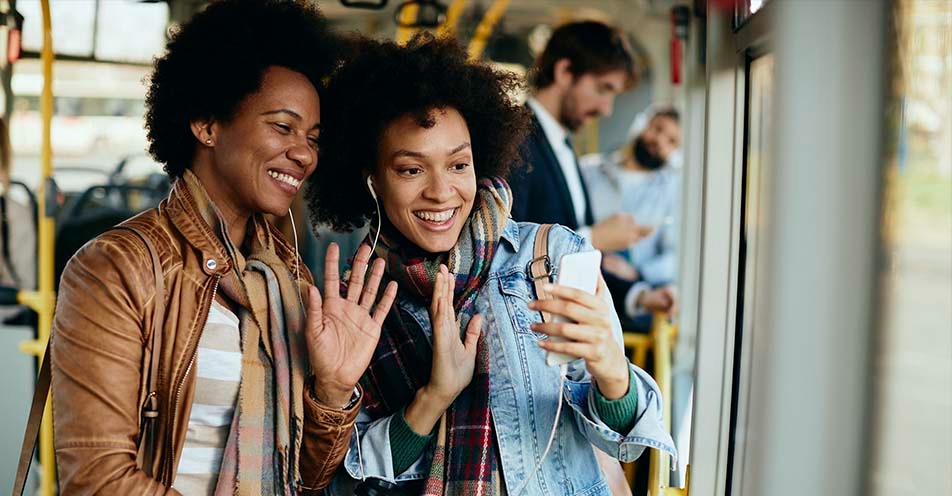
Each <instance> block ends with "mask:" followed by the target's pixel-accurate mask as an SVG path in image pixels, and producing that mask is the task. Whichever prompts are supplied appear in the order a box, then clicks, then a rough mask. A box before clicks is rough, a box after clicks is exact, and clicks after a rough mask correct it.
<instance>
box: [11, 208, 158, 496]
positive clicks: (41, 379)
mask: <svg viewBox="0 0 952 496" xmlns="http://www.w3.org/2000/svg"><path fill="white" fill-rule="evenodd" d="M116 228H117V229H126V230H128V231H132V232H133V233H135V234H136V235H137V236H139V237H140V238H142V241H144V242H145V246H146V249H148V251H149V255H150V256H151V258H152V269H153V272H154V275H155V297H154V300H155V305H156V306H155V310H154V314H153V316H152V331H151V335H150V337H149V339H150V341H151V342H152V354H151V360H150V361H151V365H150V367H149V377H148V380H147V390H148V391H149V392H148V393H147V395H146V399H145V401H144V402H143V403H144V404H143V405H142V416H143V419H142V420H143V426H144V427H145V426H146V424H150V425H149V426H148V427H149V428H148V429H147V430H146V431H144V432H143V433H142V437H143V439H141V440H140V447H139V452H140V458H141V460H140V467H141V468H142V469H143V470H146V471H147V473H149V475H152V474H151V471H152V456H153V455H154V453H155V449H154V448H155V447H154V442H155V433H154V429H155V420H156V418H157V417H158V398H157V397H156V394H155V391H156V381H158V367H159V365H158V362H159V357H160V356H161V353H160V350H161V348H162V326H163V324H164V321H165V276H164V275H163V273H162V263H161V261H160V260H159V255H158V252H157V251H156V250H155V245H153V244H152V241H151V240H150V239H149V237H148V236H145V235H144V234H142V233H141V232H140V231H139V230H138V229H135V228H134V227H131V226H117V227H116ZM51 342H52V339H49V340H47V342H46V352H45V353H44V354H43V362H42V364H41V365H40V374H39V376H38V377H37V379H36V389H34V391H33V402H32V404H31V405H30V416H29V417H28V419H27V423H26V431H25V432H24V433H23V444H22V445H21V446H20V460H19V462H18V464H17V475H16V479H15V481H14V483H13V494H14V496H22V494H23V489H24V487H25V486H26V478H27V474H28V473H29V471H30V465H31V464H32V462H33V451H34V450H35V449H36V443H37V441H38V437H39V433H40V424H41V422H42V420H43V410H44V409H46V400H47V398H48V397H49V392H50V381H51V372H50V344H51ZM149 431H153V432H149ZM143 452H144V456H142V455H141V453H143Z"/></svg>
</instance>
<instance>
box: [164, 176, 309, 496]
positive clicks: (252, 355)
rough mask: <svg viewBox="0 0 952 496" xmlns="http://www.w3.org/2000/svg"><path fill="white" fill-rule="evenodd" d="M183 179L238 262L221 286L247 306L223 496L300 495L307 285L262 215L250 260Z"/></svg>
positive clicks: (242, 312)
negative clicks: (281, 254)
mask: <svg viewBox="0 0 952 496" xmlns="http://www.w3.org/2000/svg"><path fill="white" fill-rule="evenodd" d="M182 179H183V182H184V184H185V192H186V193H187V194H189V195H190V196H191V197H192V199H193V202H194V204H195V205H196V206H197V208H198V211H199V213H201V215H202V218H203V219H204V220H205V222H206V223H207V224H208V225H209V226H210V227H211V228H212V231H213V232H214V233H215V234H216V235H217V236H218V238H219V240H220V241H221V242H222V243H223V244H224V245H225V248H226V250H227V251H228V254H229V255H230V257H231V259H232V262H233V264H232V265H233V268H232V270H231V271H230V272H228V274H226V275H224V276H222V278H221V281H220V282H219V286H218V287H219V290H220V291H222V293H223V294H224V295H225V296H227V297H228V298H229V299H230V300H231V301H233V302H235V303H236V304H238V306H239V307H240V309H239V315H238V316H239V320H240V324H239V328H240V332H241V383H240V386H239V390H238V404H237V406H236V409H235V416H234V417H233V420H232V423H231V431H230V433H229V435H228V441H227V443H226V445H225V449H224V453H223V455H222V464H221V471H220V473H219V476H218V484H217V486H216V488H215V494H216V495H229V496H230V495H261V494H276V495H285V496H290V495H293V494H296V493H297V487H298V485H299V482H300V472H299V466H298V458H299V454H300V451H301V434H302V432H303V428H304V405H303V401H304V396H303V395H304V377H305V370H307V367H308V362H307V347H306V344H305V343H304V323H305V318H304V317H305V315H304V306H303V300H302V299H301V294H300V293H299V285H298V284H296V283H295V277H294V274H292V272H291V268H290V267H289V266H288V263H287V262H286V261H284V260H281V259H279V258H278V256H277V254H276V253H275V251H274V244H273V243H274V240H273V239H272V238H271V231H270V229H269V226H268V224H267V221H265V220H264V218H263V217H262V216H261V215H255V216H254V217H253V218H252V219H251V220H250V221H249V225H248V235H247V236H246V238H245V239H246V241H245V242H246V244H247V245H248V246H249V248H250V253H251V254H250V255H249V257H248V258H247V259H245V257H243V256H242V254H241V252H240V251H239V250H238V249H237V248H236V247H235V246H234V245H233V244H232V242H231V238H230V237H229V236H228V232H227V229H226V226H225V224H224V222H223V221H222V220H221V214H220V213H219V211H218V209H217V208H216V207H215V205H214V203H212V201H211V199H210V198H209V197H208V195H207V193H206V192H205V189H204V188H203V187H202V185H201V183H200V182H199V181H198V178H197V177H195V175H194V174H192V172H191V171H189V170H186V171H185V174H184V175H183V177H182Z"/></svg>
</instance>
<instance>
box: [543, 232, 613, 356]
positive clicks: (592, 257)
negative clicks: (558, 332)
mask: <svg viewBox="0 0 952 496" xmlns="http://www.w3.org/2000/svg"><path fill="white" fill-rule="evenodd" d="M601 264H602V252H600V251H598V250H593V251H587V252H580V253H569V254H568V255H563V256H562V260H560V261H559V276H558V280H557V281H556V282H557V283H558V284H559V285H561V286H567V287H570V288H575V289H578V290H581V291H585V292H586V293H589V294H595V290H596V289H597V288H598V276H599V274H601ZM552 321H553V322H568V319H566V318H565V317H562V316H560V315H553V316H552ZM549 339H550V340H552V341H565V338H562V337H558V336H552V337H550V338H549ZM575 358H576V357H573V356H570V355H566V354H563V353H554V352H547V353H546V355H545V363H546V364H548V365H561V364H563V363H568V362H571V361H572V360H575Z"/></svg>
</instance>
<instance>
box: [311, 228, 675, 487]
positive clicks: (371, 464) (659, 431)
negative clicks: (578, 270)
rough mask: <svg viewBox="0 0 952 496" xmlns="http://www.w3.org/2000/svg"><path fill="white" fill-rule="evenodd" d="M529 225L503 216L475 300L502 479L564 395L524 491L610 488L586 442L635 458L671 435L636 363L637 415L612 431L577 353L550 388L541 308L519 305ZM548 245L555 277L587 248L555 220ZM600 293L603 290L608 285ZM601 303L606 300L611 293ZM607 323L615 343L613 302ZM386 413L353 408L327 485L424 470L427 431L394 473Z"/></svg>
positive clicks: (523, 296) (525, 297)
mask: <svg viewBox="0 0 952 496" xmlns="http://www.w3.org/2000/svg"><path fill="white" fill-rule="evenodd" d="M537 229H538V225H537V224H531V223H516V222H513V221H511V220H510V221H509V223H508V224H507V226H506V228H505V229H504V231H503V234H502V241H501V243H500V246H499V249H498V250H497V252H496V256H495V259H494V260H493V262H492V265H491V267H490V273H489V276H488V278H487V280H486V283H485V284H484V286H483V288H482V290H481V291H480V294H479V296H478V297H477V303H476V305H477V311H478V312H479V313H481V314H482V315H483V318H484V320H483V322H484V323H483V330H484V332H485V333H487V335H486V336H487V338H488V339H487V340H486V342H487V343H489V346H490V347H491V349H490V360H491V362H490V370H491V375H490V406H491V409H492V416H493V420H494V422H495V432H496V440H497V446H498V448H499V456H500V460H501V463H502V474H503V479H504V484H505V489H506V490H507V491H506V492H507V493H508V494H512V491H515V490H516V489H517V488H518V487H519V486H520V485H521V484H522V482H523V480H525V479H526V477H528V476H529V475H530V474H531V473H532V471H533V469H534V468H535V466H536V464H538V463H539V459H540V457H541V456H542V452H543V450H544V449H545V446H546V443H547V441H548V438H549V434H550V431H551V429H552V424H553V422H555V414H556V407H557V406H558V401H565V404H564V405H563V408H562V414H561V418H559V422H558V431H557V433H556V437H555V442H554V443H553V445H552V448H551V449H550V450H549V453H548V455H546V457H545V460H544V462H543V463H542V466H541V468H540V469H539V471H538V472H537V473H536V474H535V476H534V477H533V478H532V480H531V481H530V482H529V484H528V485H527V486H526V488H525V491H524V493H523V494H530V495H565V496H570V495H571V496H580V495H610V494H611V491H610V490H609V487H608V485H607V484H606V482H605V480H604V477H602V474H601V471H600V470H599V469H598V465H597V462H596V461H595V455H594V452H593V451H592V449H593V445H594V446H595V447H597V448H598V449H601V450H602V451H604V452H606V453H608V454H609V455H611V456H612V457H614V458H617V459H619V460H621V461H626V462H628V461H632V460H635V459H636V458H638V457H639V456H640V455H641V453H642V452H643V451H644V449H645V447H650V448H657V449H661V450H663V451H665V452H666V453H668V454H671V455H672V456H676V452H675V448H674V443H673V442H672V440H671V437H670V435H668V433H667V432H666V431H665V428H664V424H663V422H662V413H661V404H660V401H659V392H658V386H657V384H656V383H655V381H654V380H653V379H652V378H651V377H650V376H649V375H648V374H647V373H645V372H644V371H643V370H641V369H639V368H638V367H635V366H634V365H631V368H632V370H633V371H634V374H635V384H636V385H637V388H638V391H637V394H638V407H637V412H636V422H635V425H634V427H633V428H632V429H631V431H629V432H624V433H619V432H614V431H612V430H611V429H610V428H609V427H608V426H607V425H605V423H604V422H602V420H601V419H600V418H599V416H598V413H597V412H596V411H595V407H594V397H593V394H594V390H593V387H592V381H591V376H590V375H589V373H588V371H587V370H586V368H585V362H584V360H581V359H579V360H576V361H574V362H572V363H570V364H569V366H568V375H567V378H566V380H565V384H564V386H563V388H562V391H559V390H558V387H559V368H558V367H555V366H548V365H546V363H545V351H544V350H543V349H541V348H539V347H538V345H537V344H536V342H537V341H538V340H539V339H544V338H545V336H544V335H542V334H537V333H535V332H533V331H532V330H531V329H530V327H529V326H530V324H532V323H534V322H540V321H541V317H540V315H539V313H538V312H534V311H531V310H529V308H528V307H527V306H526V305H527V303H528V302H529V301H530V300H532V299H535V291H534V288H533V285H532V281H531V279H530V277H529V276H528V273H527V269H526V266H527V264H528V262H529V261H530V260H531V259H532V258H533V248H534V246H533V245H534V239H535V232H536V230H537ZM548 249H549V257H550V258H551V259H552V261H553V265H554V267H553V280H555V278H557V277H558V270H559V268H558V261H559V260H561V257H562V255H565V254H568V253H574V252H578V251H588V250H593V249H594V248H592V246H591V244H589V242H588V241H586V240H585V239H584V238H582V237H581V236H579V235H577V234H575V233H574V232H572V231H570V230H568V229H566V228H564V227H562V226H554V227H553V228H552V230H551V231H550V232H549V246H548ZM606 298H608V299H610V298H611V297H610V296H607V292H606ZM395 305H400V306H401V307H402V308H404V309H407V310H409V311H411V313H412V314H413V315H414V316H416V317H417V318H418V319H419V320H420V321H421V322H429V314H428V309H427V308H426V307H425V306H422V305H420V304H419V303H415V302H412V301H410V300H407V299H402V298H398V299H397V302H396V303H395ZM608 307H609V308H614V307H613V306H612V305H611V304H610V302H609V305H608ZM426 327H428V326H426ZM612 328H613V331H614V334H615V338H616V340H617V341H618V343H619V344H621V343H622V335H621V325H620V324H619V323H618V317H617V316H616V315H615V314H614V311H612ZM428 331H429V329H428ZM397 415H399V413H398V414H397ZM390 419H391V417H385V418H381V419H377V420H375V421H371V420H370V418H369V417H368V416H367V414H366V413H365V412H361V414H360V415H359V416H358V418H357V424H356V425H357V431H358V432H359V433H358V432H355V433H354V435H353V436H352V437H351V441H350V449H349V451H348V453H347V455H346V458H345V460H344V464H343V466H342V468H341V469H340V470H339V471H338V474H337V476H336V477H335V479H334V481H333V482H332V484H331V486H330V487H329V488H328V489H327V493H328V494H340V495H344V494H348V495H349V494H353V492H352V491H353V486H354V484H355V483H359V482H360V479H361V477H362V476H366V477H375V478H379V479H384V480H386V481H388V482H397V483H401V482H407V481H415V480H419V479H423V478H426V476H427V474H428V473H429V467H430V460H431V457H432V452H433V441H431V444H430V446H429V447H428V448H427V449H426V450H424V453H423V455H422V456H421V457H420V459H418V460H417V461H416V462H415V463H414V464H413V465H411V466H410V468H408V469H407V470H406V471H405V472H403V473H402V474H394V473H393V463H392V457H391V446H390V436H389V429H390ZM358 445H359V449H358ZM512 496H516V495H514V494H512Z"/></svg>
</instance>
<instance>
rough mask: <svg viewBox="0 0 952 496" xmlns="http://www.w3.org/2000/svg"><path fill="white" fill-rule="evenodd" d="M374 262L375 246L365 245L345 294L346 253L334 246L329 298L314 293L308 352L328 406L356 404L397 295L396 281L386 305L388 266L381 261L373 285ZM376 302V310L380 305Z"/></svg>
mask: <svg viewBox="0 0 952 496" xmlns="http://www.w3.org/2000/svg"><path fill="white" fill-rule="evenodd" d="M369 261H370V247H369V246H367V245H361V246H360V249H359V250H357V256H356V257H355V259H354V267H353V270H352V271H351V276H350V281H349V282H348V287H347V294H346V295H344V296H342V295H341V294H340V272H339V268H338V264H339V262H340V248H338V246H337V244H336V243H331V245H330V246H329V247H328V249H327V258H326V259H325V262H324V275H325V277H324V298H323V300H322V298H321V293H320V291H318V290H317V288H316V287H313V286H312V287H309V288H308V298H307V331H306V332H307V335H306V339H307V348H308V358H309V359H310V364H311V372H312V373H313V374H314V395H315V396H316V397H317V398H318V399H320V400H321V402H322V403H325V404H326V405H328V406H335V407H336V406H341V405H345V404H347V402H348V401H349V400H350V398H351V396H352V394H353V392H354V386H355V385H356V384H357V381H358V380H360V377H361V375H363V373H364V370H365V369H366V368H367V365H368V364H369V363H370V358H371V356H372V355H373V352H374V348H375V347H376V346H377V340H378V339H379V338H380V327H381V325H382V324H383V321H384V319H385V318H386V316H387V312H389V311H390V305H391V304H392V303H393V300H394V298H395V297H396V295H397V283H396V282H393V281H391V282H390V283H389V284H388V285H387V288H386V290H385V291H384V294H383V296H382V297H381V298H380V301H379V302H377V301H376V300H377V289H378V287H379V286H380V280H381V278H382V277H383V271H384V261H383V260H382V259H377V260H375V261H374V264H373V267H372V268H371V270H370V277H369V278H368V279H367V284H366V285H365V284H364V274H365V273H366V272H367V265H368V263H369ZM375 302H376V308H374V303H375Z"/></svg>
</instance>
